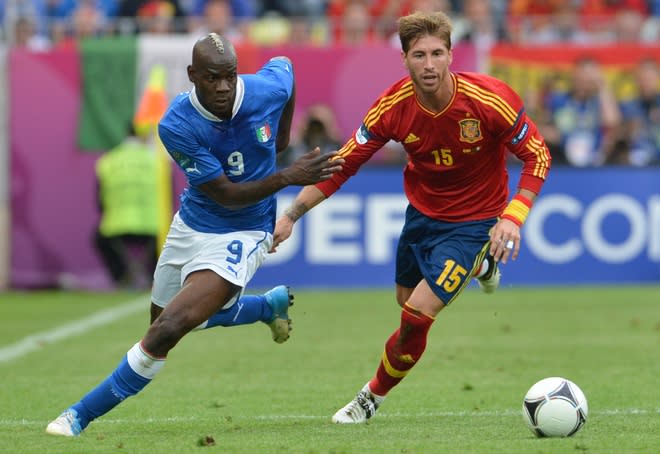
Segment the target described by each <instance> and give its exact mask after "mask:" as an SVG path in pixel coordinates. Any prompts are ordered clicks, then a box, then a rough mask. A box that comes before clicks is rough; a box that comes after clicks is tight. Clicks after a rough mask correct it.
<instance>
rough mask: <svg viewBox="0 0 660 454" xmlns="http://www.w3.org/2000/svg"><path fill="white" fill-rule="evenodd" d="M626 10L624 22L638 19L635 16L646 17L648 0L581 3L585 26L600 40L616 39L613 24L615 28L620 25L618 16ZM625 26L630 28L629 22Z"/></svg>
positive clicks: (605, 0)
mask: <svg viewBox="0 0 660 454" xmlns="http://www.w3.org/2000/svg"><path fill="white" fill-rule="evenodd" d="M624 11H625V13H624V15H623V16H624V17H623V20H622V21H623V22H626V21H627V22H631V21H632V20H637V19H633V16H635V17H638V18H645V17H646V16H647V15H648V5H647V0H582V1H581V5H580V14H581V15H582V17H583V18H584V21H585V24H584V25H585V28H586V29H587V31H589V32H590V33H591V34H593V35H595V37H596V39H597V40H598V41H606V42H610V41H613V40H616V34H617V33H613V25H614V27H615V28H617V27H619V26H620V25H618V24H617V21H621V19H617V16H618V15H619V14H621V13H622V12H624ZM623 26H624V28H628V27H627V24H623ZM640 27H641V24H640ZM638 31H639V30H638Z"/></svg>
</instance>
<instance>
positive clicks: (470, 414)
mask: <svg viewBox="0 0 660 454" xmlns="http://www.w3.org/2000/svg"><path fill="white" fill-rule="evenodd" d="M654 414H660V408H651V409H647V408H610V409H603V410H596V411H590V412H589V416H590V417H591V416H612V415H621V416H630V415H654ZM478 416H483V417H508V416H511V417H519V416H520V411H517V410H513V409H509V410H484V411H438V412H421V413H385V412H383V413H379V414H378V419H386V418H387V419H393V418H437V417H448V418H461V417H464V418H474V417H478ZM233 419H235V420H241V419H243V420H259V421H279V420H300V419H312V420H316V419H323V420H325V419H327V420H330V416H329V415H322V416H321V415H254V416H240V417H239V416H237V417H234V418H233ZM47 422H48V421H35V420H28V419H15V420H12V419H0V426H17V425H20V426H33V425H43V424H46V423H47ZM98 422H99V423H101V422H102V423H103V424H180V423H188V422H218V418H201V417H198V416H187V417H186V416H173V417H168V418H146V419H143V418H140V419H132V418H122V419H113V418H103V419H100V420H99V421H98ZM97 424H98V423H97Z"/></svg>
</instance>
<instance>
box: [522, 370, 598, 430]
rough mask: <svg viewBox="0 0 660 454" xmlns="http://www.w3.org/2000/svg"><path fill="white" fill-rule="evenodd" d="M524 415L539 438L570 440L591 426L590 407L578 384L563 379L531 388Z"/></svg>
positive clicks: (552, 378) (547, 381)
mask: <svg viewBox="0 0 660 454" xmlns="http://www.w3.org/2000/svg"><path fill="white" fill-rule="evenodd" d="M522 413H523V418H524V419H525V422H526V423H527V426H528V427H529V429H530V430H531V431H532V433H534V435H536V436H537V437H570V436H571V435H574V434H576V433H577V432H578V431H579V430H580V429H581V428H582V426H584V423H585V422H587V414H588V413H589V406H588V405H587V398H586V397H585V396H584V393H583V392H582V390H581V389H580V388H579V387H578V386H577V385H576V384H575V383H573V382H572V381H570V380H567V379H565V378H561V377H548V378H544V379H543V380H541V381H539V382H537V383H535V384H534V385H533V386H532V387H531V388H529V391H527V394H525V399H524V400H523V406H522Z"/></svg>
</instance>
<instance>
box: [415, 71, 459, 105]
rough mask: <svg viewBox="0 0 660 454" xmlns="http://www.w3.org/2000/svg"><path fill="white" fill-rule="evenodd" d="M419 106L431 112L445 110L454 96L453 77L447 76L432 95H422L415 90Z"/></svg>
mask: <svg viewBox="0 0 660 454" xmlns="http://www.w3.org/2000/svg"><path fill="white" fill-rule="evenodd" d="M415 91H416V96H417V99H418V101H419V102H420V104H422V106H424V108H426V109H428V110H430V111H431V112H434V113H438V112H442V111H443V110H445V109H446V108H447V106H448V105H449V103H450V102H451V100H452V98H453V96H454V77H453V76H452V75H451V73H450V74H448V75H447V77H446V78H445V80H443V81H442V84H441V85H440V87H439V88H438V89H437V90H436V91H435V92H433V93H424V92H422V91H421V90H415Z"/></svg>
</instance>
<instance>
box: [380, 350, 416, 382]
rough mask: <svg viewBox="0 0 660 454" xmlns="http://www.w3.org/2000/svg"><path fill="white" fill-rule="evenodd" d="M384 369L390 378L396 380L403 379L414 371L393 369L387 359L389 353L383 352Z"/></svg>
mask: <svg viewBox="0 0 660 454" xmlns="http://www.w3.org/2000/svg"><path fill="white" fill-rule="evenodd" d="M382 362H383V368H384V369H385V372H387V375H389V376H390V377H394V378H403V377H405V376H406V375H408V372H410V371H411V370H412V369H408V370H398V369H395V368H394V367H392V364H390V360H389V359H388V358H387V351H384V352H383V360H382Z"/></svg>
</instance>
